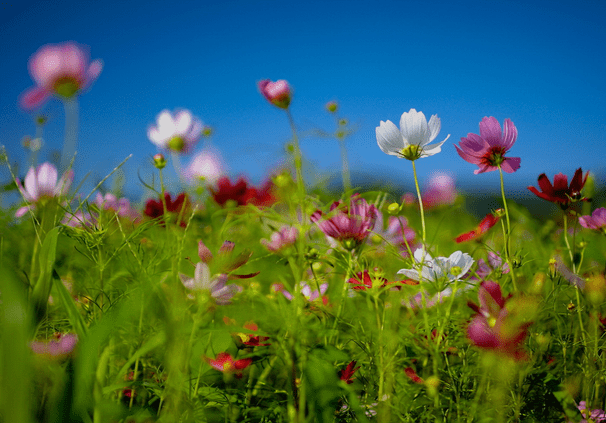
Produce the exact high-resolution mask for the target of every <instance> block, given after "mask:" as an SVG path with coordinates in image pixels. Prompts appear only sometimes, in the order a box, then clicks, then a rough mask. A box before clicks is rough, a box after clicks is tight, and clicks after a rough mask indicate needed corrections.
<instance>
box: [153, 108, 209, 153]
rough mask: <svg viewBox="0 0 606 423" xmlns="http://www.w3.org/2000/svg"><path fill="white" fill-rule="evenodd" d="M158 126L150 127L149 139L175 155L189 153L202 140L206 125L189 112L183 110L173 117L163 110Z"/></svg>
mask: <svg viewBox="0 0 606 423" xmlns="http://www.w3.org/2000/svg"><path fill="white" fill-rule="evenodd" d="M156 122H157V125H156V126H153V125H152V126H150V127H149V128H148V130H147V137H148V138H149V140H150V141H151V142H152V143H154V144H156V145H157V146H158V148H161V149H164V150H170V151H172V152H174V153H188V152H190V151H191V150H192V149H193V148H194V146H195V145H196V143H197V142H198V141H199V140H200V137H201V135H202V129H203V128H204V125H203V124H202V122H201V121H200V120H199V119H198V118H196V117H195V116H193V115H192V114H191V112H190V111H189V110H181V111H179V112H177V113H176V114H175V116H174V117H173V115H172V114H171V113H170V112H169V111H168V110H162V112H160V114H159V115H158V117H157V119H156Z"/></svg>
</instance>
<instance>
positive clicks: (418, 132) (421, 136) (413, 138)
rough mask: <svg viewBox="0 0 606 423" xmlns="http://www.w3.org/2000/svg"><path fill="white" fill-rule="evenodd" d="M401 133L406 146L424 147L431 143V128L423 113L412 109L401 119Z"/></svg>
mask: <svg viewBox="0 0 606 423" xmlns="http://www.w3.org/2000/svg"><path fill="white" fill-rule="evenodd" d="M400 132H401V133H402V138H403V139H404V143H405V144H407V145H408V144H410V145H419V146H424V145H425V144H427V143H428V142H429V127H428V126H427V119H426V118H425V115H424V114H423V112H417V111H416V110H415V109H410V111H409V112H407V113H403V114H402V116H401V117H400Z"/></svg>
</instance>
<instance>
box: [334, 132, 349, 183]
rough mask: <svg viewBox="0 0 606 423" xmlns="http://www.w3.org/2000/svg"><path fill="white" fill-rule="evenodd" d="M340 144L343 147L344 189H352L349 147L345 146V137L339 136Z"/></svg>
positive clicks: (342, 171) (342, 173)
mask: <svg viewBox="0 0 606 423" xmlns="http://www.w3.org/2000/svg"><path fill="white" fill-rule="evenodd" d="M337 139H338V141H339V146H340V148H341V164H342V170H341V175H342V176H341V177H342V179H343V190H344V191H345V192H349V191H351V178H350V174H349V161H348V160H347V148H346V147H345V138H337Z"/></svg>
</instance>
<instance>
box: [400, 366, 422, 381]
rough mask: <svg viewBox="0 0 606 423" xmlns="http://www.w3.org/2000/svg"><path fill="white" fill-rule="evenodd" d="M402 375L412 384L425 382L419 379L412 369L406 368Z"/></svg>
mask: <svg viewBox="0 0 606 423" xmlns="http://www.w3.org/2000/svg"><path fill="white" fill-rule="evenodd" d="M404 373H406V376H408V377H409V378H410V379H411V380H412V381H413V382H414V383H425V381H424V380H423V379H422V378H421V377H419V375H418V374H417V372H415V370H414V369H413V368H412V367H407V368H405V369H404Z"/></svg>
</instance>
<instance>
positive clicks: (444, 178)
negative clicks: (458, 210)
mask: <svg viewBox="0 0 606 423" xmlns="http://www.w3.org/2000/svg"><path fill="white" fill-rule="evenodd" d="M428 188H429V189H428V190H427V191H425V192H424V193H423V206H424V207H425V208H426V209H430V208H433V207H438V206H443V205H444V206H446V205H451V204H454V202H455V200H456V199H457V189H456V187H455V180H454V178H453V177H452V175H450V174H448V173H444V172H436V173H434V174H433V175H432V177H431V179H430V180H429V183H428Z"/></svg>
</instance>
